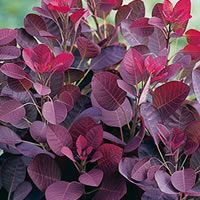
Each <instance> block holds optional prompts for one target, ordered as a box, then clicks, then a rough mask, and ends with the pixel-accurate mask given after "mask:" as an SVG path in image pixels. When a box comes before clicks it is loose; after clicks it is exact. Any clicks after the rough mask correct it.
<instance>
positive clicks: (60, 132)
mask: <svg viewBox="0 0 200 200" xmlns="http://www.w3.org/2000/svg"><path fill="white" fill-rule="evenodd" d="M47 142H48V144H49V146H50V148H51V149H52V151H53V152H54V153H56V154H57V155H59V156H63V153H62V152H61V149H62V147H64V146H68V147H69V148H71V147H72V137H71V135H70V133H69V132H68V130H67V129H66V128H65V127H63V126H61V125H49V128H48V131H47Z"/></svg>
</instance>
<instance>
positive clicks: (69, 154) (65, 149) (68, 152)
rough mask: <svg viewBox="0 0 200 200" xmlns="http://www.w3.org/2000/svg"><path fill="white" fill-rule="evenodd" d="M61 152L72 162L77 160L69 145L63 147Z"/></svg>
mask: <svg viewBox="0 0 200 200" xmlns="http://www.w3.org/2000/svg"><path fill="white" fill-rule="evenodd" d="M61 152H62V154H63V155H65V156H67V157H68V158H69V159H70V160H71V161H72V162H76V160H75V159H74V155H73V152H72V150H71V149H70V148H69V147H62V149H61Z"/></svg>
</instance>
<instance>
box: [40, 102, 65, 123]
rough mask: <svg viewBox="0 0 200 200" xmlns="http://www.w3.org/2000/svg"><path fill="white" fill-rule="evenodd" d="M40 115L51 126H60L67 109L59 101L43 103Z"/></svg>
mask: <svg viewBox="0 0 200 200" xmlns="http://www.w3.org/2000/svg"><path fill="white" fill-rule="evenodd" d="M42 114H43V115H44V117H45V119H46V120H47V121H48V122H49V123H51V124H55V125H56V124H60V123H61V122H63V121H64V120H65V118H66V116H67V108H66V106H65V104H64V103H62V102H59V101H55V102H53V101H49V102H46V103H44V105H43V107H42Z"/></svg>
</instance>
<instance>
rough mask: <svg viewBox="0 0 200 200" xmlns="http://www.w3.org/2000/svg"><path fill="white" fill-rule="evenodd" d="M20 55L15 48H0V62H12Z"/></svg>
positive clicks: (18, 50)
mask: <svg viewBox="0 0 200 200" xmlns="http://www.w3.org/2000/svg"><path fill="white" fill-rule="evenodd" d="M20 55H21V51H20V49H18V48H17V47H15V46H2V47H0V60H12V59H16V58H18V57H19V56H20Z"/></svg>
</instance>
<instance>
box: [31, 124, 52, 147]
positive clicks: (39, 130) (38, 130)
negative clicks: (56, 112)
mask: <svg viewBox="0 0 200 200" xmlns="http://www.w3.org/2000/svg"><path fill="white" fill-rule="evenodd" d="M47 131H48V126H47V125H46V124H45V123H44V122H41V121H34V122H33V123H32V124H31V126H30V134H31V137H32V138H33V139H34V140H36V141H37V142H42V143H43V142H46V133H47Z"/></svg>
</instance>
